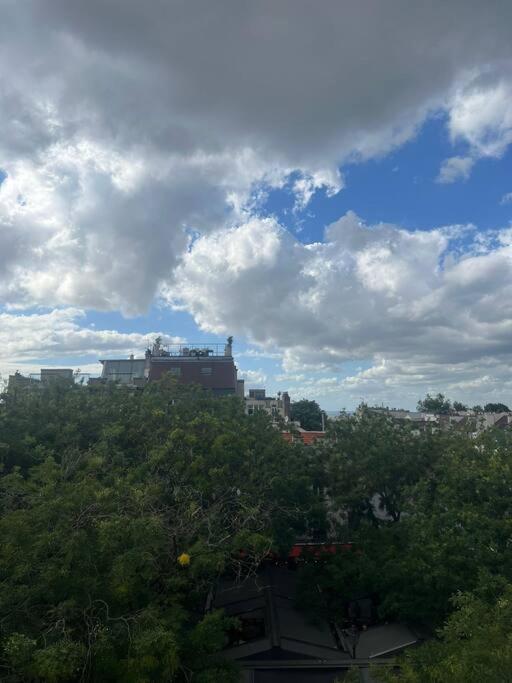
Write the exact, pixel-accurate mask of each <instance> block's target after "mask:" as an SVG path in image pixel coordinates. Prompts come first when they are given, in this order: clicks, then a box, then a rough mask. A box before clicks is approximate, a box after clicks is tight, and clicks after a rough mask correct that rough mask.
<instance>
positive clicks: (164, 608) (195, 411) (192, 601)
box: [0, 378, 512, 683]
mask: <svg viewBox="0 0 512 683" xmlns="http://www.w3.org/2000/svg"><path fill="white" fill-rule="evenodd" d="M443 401H445V399H444V397H442V401H441V403H442V402H443ZM299 403H301V402H299ZM0 463H1V469H0V544H1V553H0V581H1V582H2V591H1V592H0V666H1V667H2V669H1V671H2V673H1V674H0V678H1V680H5V681H6V682H8V683H23V682H25V681H28V682H34V683H35V682H36V681H37V682H38V683H46V682H49V683H59V682H67V683H75V682H77V681H90V682H94V683H96V682H99V681H101V682H106V683H108V682H116V681H127V682H128V683H130V681H133V682H135V681H137V682H140V681H148V682H149V681H155V682H156V681H172V682H176V683H182V682H183V683H184V682H188V681H192V682H196V681H198V682H199V683H208V682H211V683H215V682H216V681H226V682H227V683H229V681H233V682H234V681H236V680H238V676H239V674H238V672H237V671H236V668H235V667H234V665H233V664H232V663H229V662H226V661H225V660H224V659H223V658H222V648H223V646H224V644H225V642H226V638H227V635H226V634H227V633H228V632H229V630H230V629H231V628H232V627H233V623H232V620H231V619H230V618H229V617H226V616H225V615H224V614H223V613H222V612H212V613H208V614H206V615H205V613H204V605H205V600H206V596H207V594H208V592H209V591H210V590H211V588H212V586H214V585H215V582H216V581H217V580H218V578H219V576H221V575H222V574H225V573H230V574H231V575H235V576H238V577H240V579H241V580H242V579H243V577H244V576H246V575H247V574H248V573H250V572H251V571H254V570H255V568H256V567H257V566H258V565H259V564H260V562H261V560H262V559H263V558H265V557H267V556H268V553H269V551H275V552H280V551H282V552H284V553H286V551H287V550H288V549H289V548H290V546H291V545H292V544H293V542H294V541H295V540H296V539H297V538H298V537H302V538H304V537H305V538H311V539H320V540H321V539H326V538H336V539H337V540H339V541H343V542H346V543H347V544H349V545H348V547H349V548H352V550H351V551H347V552H343V553H340V554H337V555H334V556H327V557H325V558H323V560H322V562H314V563H311V564H309V565H307V566H305V567H304V568H303V569H301V572H300V581H299V601H298V605H299V606H300V607H301V608H302V609H305V610H306V611H308V610H309V611H310V612H311V616H312V618H314V617H315V616H318V614H319V612H320V611H324V612H325V616H326V617H328V618H331V619H333V620H339V619H342V620H343V619H345V618H348V613H347V609H348V608H347V605H348V603H349V601H350V600H351V599H353V598H354V597H356V596H361V595H369V596H372V599H373V600H374V602H375V605H376V609H377V612H378V615H379V618H380V619H383V620H403V621H406V622H410V623H413V624H420V625H421V627H422V629H423V630H424V631H425V632H426V633H430V634H431V639H430V640H429V642H427V643H426V644H425V645H422V646H421V647H419V648H417V649H415V650H414V651H411V652H410V653H409V654H407V655H406V656H404V657H403V658H401V659H399V660H398V664H399V666H400V669H401V673H400V676H401V678H399V679H396V677H395V674H393V673H392V672H388V673H387V674H386V673H385V672H382V671H379V672H378V673H377V674H375V676H374V678H375V680H377V681H380V680H382V681H384V680H386V681H388V680H400V681H405V682H406V683H408V682H409V683H416V682H418V683H419V682H420V681H421V682H423V681H425V682H426V683H428V682H429V681H432V683H434V681H436V683H437V682H439V683H441V682H444V681H447V680H450V681H452V680H453V681H455V683H458V682H459V681H460V682H461V683H462V681H467V682H468V683H473V682H474V683H477V681H478V682H480V681H482V680H485V681H490V682H491V683H492V682H493V681H496V682H498V681H504V680H507V678H506V676H505V674H504V672H509V671H510V670H511V669H510V667H511V663H510V631H511V629H510V613H511V612H510V601H511V599H512V598H511V595H512V594H511V590H512V588H511V585H512V553H511V551H510V538H512V507H511V492H512V436H511V434H510V433H509V432H508V431H494V430H488V431H486V432H483V433H482V434H481V435H479V436H478V437H474V435H471V434H466V433H464V432H463V431H460V430H439V429H436V428H435V426H434V427H430V426H429V425H427V426H425V427H424V428H423V429H422V430H419V429H417V428H414V425H412V426H411V423H408V422H407V421H403V422H401V421H400V420H397V419H394V418H393V417H392V416H389V415H388V414H384V413H375V412H373V411H371V410H368V409H362V410H360V411H359V412H358V414H357V415H354V416H350V415H347V414H345V415H343V416H341V417H340V419H338V420H333V421H329V424H328V426H327V434H326V437H325V438H324V439H323V440H321V441H318V442H316V444H315V445H314V446H310V447H305V446H303V445H301V444H289V443H287V442H285V441H284V439H283V438H282V435H281V433H280V431H279V430H277V429H276V428H275V427H274V426H273V425H272V422H271V420H270V418H269V417H268V416H267V415H265V414H263V413H260V412H258V413H256V414H255V415H250V416H249V415H246V414H245V412H244V408H243V404H242V403H241V402H240V401H239V400H238V399H237V398H235V397H225V398H217V399H213V398H211V397H210V396H209V395H208V394H207V393H205V392H204V391H202V390H200V389H194V388H190V387H183V386H180V385H177V384H176V383H175V382H174V381H173V380H172V379H170V378H166V379H164V380H162V382H160V383H157V384H151V385H147V386H146V387H145V388H144V389H143V390H130V389H127V388H121V387H117V386H108V385H107V386H98V387H77V386H60V385H58V384H55V385H48V386H46V387H43V386H41V387H37V388H34V387H31V388H29V389H28V390H27V389H24V390H20V391H16V392H11V393H8V394H6V395H4V396H3V398H2V399H1V401H0ZM313 583H314V585H318V586H319V587H320V588H321V590H322V594H323V595H324V597H325V600H324V603H323V605H322V606H321V607H319V605H318V601H316V600H315V601H314V602H312V600H311V590H310V587H311V585H312V584H313ZM486 638H487V644H486ZM489 643H491V645H489ZM486 648H487V649H486ZM507 675H508V674H507Z"/></svg>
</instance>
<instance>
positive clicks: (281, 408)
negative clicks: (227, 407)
mask: <svg viewBox="0 0 512 683" xmlns="http://www.w3.org/2000/svg"><path fill="white" fill-rule="evenodd" d="M258 410H262V411H264V412H266V413H268V415H270V416H271V417H272V418H273V419H276V418H277V417H281V418H282V419H283V420H285V421H286V422H288V420H289V419H290V413H291V404H290V396H289V395H288V392H287V391H283V393H281V392H278V394H277V398H276V397H273V396H266V392H265V389H249V396H246V398H245V412H246V413H247V414H248V415H253V414H254V413H255V412H257V411H258Z"/></svg>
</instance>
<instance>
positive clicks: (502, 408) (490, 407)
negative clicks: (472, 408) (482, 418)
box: [484, 403, 510, 413]
mask: <svg viewBox="0 0 512 683" xmlns="http://www.w3.org/2000/svg"><path fill="white" fill-rule="evenodd" d="M509 411H510V408H509V407H508V406H506V405H505V404H504V403H486V404H485V406H484V413H508V412H509Z"/></svg>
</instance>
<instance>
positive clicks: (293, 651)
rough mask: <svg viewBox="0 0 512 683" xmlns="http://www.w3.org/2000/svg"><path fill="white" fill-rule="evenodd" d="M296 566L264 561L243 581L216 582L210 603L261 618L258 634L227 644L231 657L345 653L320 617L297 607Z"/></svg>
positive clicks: (231, 612) (339, 655)
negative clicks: (316, 618) (309, 615)
mask: <svg viewBox="0 0 512 683" xmlns="http://www.w3.org/2000/svg"><path fill="white" fill-rule="evenodd" d="M296 583H297V571H293V570H290V569H287V568H286V567H278V566H274V565H265V566H264V567H263V568H262V570H261V571H260V572H259V573H258V574H257V575H255V576H253V577H250V578H248V579H246V580H245V581H243V582H242V583H236V582H235V581H233V580H224V581H223V582H221V583H220V584H219V586H218V588H217V591H216V595H215V598H214V600H213V606H214V607H215V608H223V609H224V611H225V612H226V614H228V615H230V616H238V618H239V619H246V620H251V619H253V620H261V622H262V630H261V632H259V634H258V636H257V637H254V638H249V637H248V638H247V639H245V640H244V638H243V637H241V638H240V639H239V642H235V643H233V644H232V645H231V646H230V647H229V648H228V649H227V650H226V653H225V654H226V655H227V656H228V657H230V658H232V659H237V660H243V659H250V660H252V661H254V660H259V659H272V660H280V659H286V660H296V659H323V660H329V659H333V660H339V659H344V658H348V657H349V655H348V654H347V653H346V652H344V651H343V650H341V649H340V648H339V647H338V643H337V641H336V638H335V636H334V634H333V632H332V630H331V628H330V626H329V624H328V623H327V622H326V621H324V620H319V621H318V622H317V623H314V624H313V623H312V622H311V621H309V620H308V619H307V618H306V617H305V615H304V614H303V613H302V612H300V611H299V610H298V609H297V608H296V607H295V603H294V600H295V592H296Z"/></svg>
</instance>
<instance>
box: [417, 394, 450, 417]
mask: <svg viewBox="0 0 512 683" xmlns="http://www.w3.org/2000/svg"><path fill="white" fill-rule="evenodd" d="M416 408H417V410H419V411H421V412H423V413H434V414H436V415H448V414H449V413H450V411H451V409H452V404H451V401H450V400H449V399H447V398H446V397H445V395H444V394H437V395H436V396H432V395H431V394H427V395H426V396H425V398H424V399H423V400H420V401H418V405H417V406H416Z"/></svg>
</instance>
